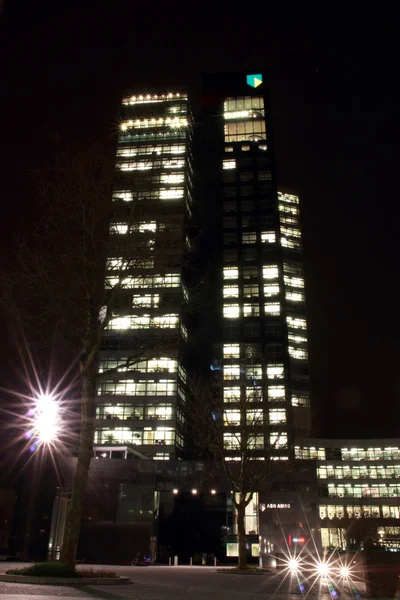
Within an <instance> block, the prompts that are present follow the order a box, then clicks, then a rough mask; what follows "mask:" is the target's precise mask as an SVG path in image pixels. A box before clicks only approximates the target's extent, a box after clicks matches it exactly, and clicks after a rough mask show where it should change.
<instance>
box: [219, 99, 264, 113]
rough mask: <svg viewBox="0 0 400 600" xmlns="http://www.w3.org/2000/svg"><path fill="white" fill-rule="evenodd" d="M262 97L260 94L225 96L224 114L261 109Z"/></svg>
mask: <svg viewBox="0 0 400 600" xmlns="http://www.w3.org/2000/svg"><path fill="white" fill-rule="evenodd" d="M263 108H264V98H263V97H262V96H240V97H236V98H226V100H225V102H224V115H225V113H231V112H236V111H243V110H246V111H248V110H251V109H263Z"/></svg>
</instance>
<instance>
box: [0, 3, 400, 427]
mask: <svg viewBox="0 0 400 600" xmlns="http://www.w3.org/2000/svg"><path fill="white" fill-rule="evenodd" d="M43 4H45V3H43ZM47 4H48V6H46V8H41V3H40V2H39V3H32V2H11V0H6V2H5V7H4V10H3V14H2V15H1V17H0V53H1V54H0V55H1V63H0V89H1V96H0V132H1V134H0V135H1V137H0V143H1V161H0V170H1V192H2V198H3V200H2V209H3V214H2V219H1V221H0V233H1V241H2V250H3V252H2V254H3V259H4V261H5V265H6V263H7V264H8V261H9V260H10V257H11V256H12V249H13V240H14V237H15V235H17V234H18V232H20V231H26V230H27V229H29V224H30V220H31V219H32V216H33V213H34V211H35V199H34V195H33V191H32V186H31V183H30V176H29V170H30V169H32V168H35V167H38V166H39V167H40V166H41V165H44V164H45V163H46V162H47V160H48V158H49V156H50V155H51V154H52V153H54V152H55V151H56V150H57V147H60V145H62V146H63V147H68V146H72V145H74V146H75V145H78V146H79V145H82V146H84V145H85V144H90V143H92V142H93V141H95V140H100V141H105V142H106V143H107V142H108V141H109V140H111V138H112V136H113V135H115V131H116V118H117V107H118V98H119V95H120V94H121V91H122V90H123V89H125V88H135V87H136V86H144V85H146V84H148V85H151V86H153V85H158V84H160V85H162V84H165V85H167V86H168V84H171V85H172V86H174V85H180V86H182V85H187V86H188V87H189V90H190V92H191V93H192V94H193V97H194V100H195V108H196V107H197V106H198V104H199V97H200V92H199V90H200V78H201V74H202V73H206V72H215V71H221V72H224V71H235V70H250V71H253V72H254V71H258V70H259V69H260V70H261V69H267V70H268V73H269V78H270V87H271V100H272V113H273V114H272V118H273V124H274V134H275V145H276V158H277V168H278V182H279V185H281V186H282V187H286V188H291V189H294V190H298V192H299V194H300V196H301V205H302V221H303V232H304V238H303V242H304V254H305V271H306V285H307V307H308V321H309V344H310V373H311V390H312V398H313V407H314V410H315V428H316V433H317V435H319V436H332V437H365V436H375V437H379V436H392V437H394V436H397V435H399V433H398V426H397V419H398V417H399V416H400V411H399V409H398V405H399V398H400V381H399V378H398V371H399V369H398V362H399V344H398V340H399V339H400V319H399V318H398V298H397V293H396V289H397V274H398V258H399V247H400V242H399V236H398V222H399V216H400V209H399V192H398V181H397V180H398V170H399V166H398V163H399V151H398V139H399V138H400V117H399V114H400V112H399V107H400V98H399V89H400V88H399V69H398V65H397V58H398V49H397V46H396V44H397V42H396V35H397V32H396V24H395V23H393V25H392V24H391V22H390V17H389V16H386V15H383V14H381V15H376V14H373V15H371V16H369V15H360V14H354V15H352V14H349V13H346V14H345V15H343V13H342V12H341V11H338V14H337V15H331V16H330V17H326V16H325V17H323V16H322V15H318V14H315V13H313V14H307V13H298V14H297V15H293V14H291V15H290V14H288V15H284V14H279V13H278V12H276V11H273V10H272V5H271V6H269V5H267V4H266V3H262V4H261V3H260V4H259V5H258V4H257V3H256V4H254V3H241V4H239V3H235V2H229V3H223V5H222V4H217V5H216V3H204V4H203V3H195V4H190V3H177V4H176V3H161V2H157V1H156V2H148V3H142V5H139V3H137V2H118V1H117V0H116V1H115V2H110V3H108V4H109V6H108V7H107V8H105V7H104V6H103V5H102V4H101V3H100V2H91V1H85V2H74V1H71V2H62V1H61V0H60V1H58V2H53V3H47ZM81 4H82V5H84V7H82V6H80V5H81ZM143 5H144V6H143ZM146 5H147V6H148V8H147V7H146ZM9 337H10V338H11V339H10V341H7V342H6V343H3V344H2V348H1V356H0V358H1V364H2V367H0V375H2V379H3V385H7V384H8V383H9V381H10V379H12V377H13V373H14V375H15V374H16V373H17V372H18V364H17V362H15V349H14V348H13V344H12V336H9ZM5 339H7V338H5ZM49 352H53V354H54V356H57V348H52V349H49Z"/></svg>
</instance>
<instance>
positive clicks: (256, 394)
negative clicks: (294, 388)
mask: <svg viewBox="0 0 400 600" xmlns="http://www.w3.org/2000/svg"><path fill="white" fill-rule="evenodd" d="M269 390H270V391H268V395H267V398H268V400H269V401H274V402H275V401H278V402H281V401H284V400H285V390H284V388H283V389H282V388H278V389H276V388H273V387H270V388H269ZM241 391H242V390H241V388H240V387H224V389H223V399H224V403H226V404H234V403H238V402H240V398H241ZM243 393H244V394H245V398H246V401H247V402H262V401H263V391H262V388H261V387H260V386H254V385H253V386H251V387H250V386H247V387H246V388H244V390H243ZM291 405H292V406H299V407H302V408H308V407H309V406H310V399H309V398H308V396H292V399H291ZM297 458H298V457H297Z"/></svg>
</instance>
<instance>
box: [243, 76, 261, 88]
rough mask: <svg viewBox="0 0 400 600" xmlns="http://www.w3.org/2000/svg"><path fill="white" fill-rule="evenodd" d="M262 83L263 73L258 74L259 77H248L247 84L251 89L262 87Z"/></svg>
mask: <svg viewBox="0 0 400 600" xmlns="http://www.w3.org/2000/svg"><path fill="white" fill-rule="evenodd" d="M262 82H263V78H262V75H261V73H258V74H257V75H246V83H247V85H249V86H250V87H253V88H256V87H258V86H259V85H261V84H262Z"/></svg>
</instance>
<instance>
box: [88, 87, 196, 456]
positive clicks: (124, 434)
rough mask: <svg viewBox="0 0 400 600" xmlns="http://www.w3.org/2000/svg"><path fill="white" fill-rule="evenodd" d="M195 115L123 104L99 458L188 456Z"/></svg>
mask: <svg viewBox="0 0 400 600" xmlns="http://www.w3.org/2000/svg"><path fill="white" fill-rule="evenodd" d="M189 125H190V113H189V105H188V101H187V96H186V95H185V94H179V93H174V94H172V93H167V94H160V95H156V94H151V95H145V96H142V95H139V96H131V97H127V98H124V100H123V106H122V118H121V123H120V128H121V131H120V136H119V140H118V147H117V160H116V183H115V188H114V194H113V215H112V219H111V223H110V240H111V242H110V251H109V257H108V261H107V271H106V288H107V289H108V290H109V294H110V297H111V305H112V309H113V317H112V319H111V320H110V322H109V324H108V326H107V330H106V332H105V335H104V337H103V340H102V346H101V353H100V365H99V372H100V374H101V376H100V378H99V385H98V404H97V421H96V434H95V444H96V453H97V456H98V457H102V456H103V457H105V458H106V457H120V456H122V455H123V454H124V452H126V450H124V447H129V448H131V449H133V450H135V449H137V455H138V456H141V457H147V458H156V459H160V460H167V459H169V458H176V457H178V456H180V455H181V453H182V449H183V437H182V432H181V424H182V404H183V403H184V402H185V376H186V375H185V373H186V371H185V366H184V360H185V346H186V339H187V331H186V327H185V324H184V322H183V319H182V312H183V311H182V306H183V305H184V303H185V296H186V294H187V293H186V290H185V285H184V281H183V271H184V265H185V261H186V258H187V256H186V255H187V251H188V248H187V242H186V231H185V228H186V221H187V217H188V214H189V213H190V206H191V203H192V196H191V187H192V183H191V181H192V165H191V145H190V131H191V129H190V127H189Z"/></svg>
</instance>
